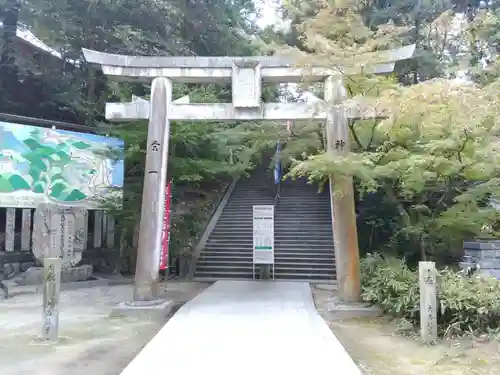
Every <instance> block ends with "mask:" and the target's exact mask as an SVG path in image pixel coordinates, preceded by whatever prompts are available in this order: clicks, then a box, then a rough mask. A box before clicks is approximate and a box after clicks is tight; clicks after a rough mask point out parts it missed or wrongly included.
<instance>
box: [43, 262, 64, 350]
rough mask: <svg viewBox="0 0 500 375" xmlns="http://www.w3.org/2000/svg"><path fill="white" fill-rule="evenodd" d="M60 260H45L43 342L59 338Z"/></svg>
mask: <svg viewBox="0 0 500 375" xmlns="http://www.w3.org/2000/svg"><path fill="white" fill-rule="evenodd" d="M61 267H62V261H61V259H60V258H45V259H44V267H43V268H44V275H43V276H44V277H43V317H42V319H43V325H42V340H48V341H56V340H57V339H58V338H59V295H60V288H61Z"/></svg>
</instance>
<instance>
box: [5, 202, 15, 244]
mask: <svg viewBox="0 0 500 375" xmlns="http://www.w3.org/2000/svg"><path fill="white" fill-rule="evenodd" d="M15 234H16V209H15V208H7V216H6V218H5V251H6V252H8V253H9V252H12V251H14V238H15Z"/></svg>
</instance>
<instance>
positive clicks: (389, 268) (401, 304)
mask: <svg viewBox="0 0 500 375" xmlns="http://www.w3.org/2000/svg"><path fill="white" fill-rule="evenodd" d="M361 275H362V296H363V299H364V300H365V301H367V302H370V303H373V304H374V305H377V306H379V307H380V308H381V309H382V310H383V311H384V312H385V313H387V314H389V315H391V316H393V317H396V318H401V319H406V320H408V321H410V322H412V323H413V324H414V325H416V326H418V325H419V321H420V294H419V283H418V274H417V272H415V271H413V270H411V269H410V268H409V267H408V266H407V265H406V264H405V262H404V261H403V260H398V259H395V258H383V257H381V256H380V255H377V254H375V255H368V256H367V257H366V258H364V259H363V260H362V262H361ZM437 283H438V284H437V285H438V286H437V298H438V306H439V311H438V326H439V332H440V334H443V335H456V334H464V333H483V332H486V333H488V332H490V331H491V330H497V329H499V328H500V281H499V280H497V279H495V278H482V277H474V276H473V277H465V276H463V275H461V274H459V273H457V272H455V271H452V270H450V269H443V270H441V271H440V272H439V276H438V278H437Z"/></svg>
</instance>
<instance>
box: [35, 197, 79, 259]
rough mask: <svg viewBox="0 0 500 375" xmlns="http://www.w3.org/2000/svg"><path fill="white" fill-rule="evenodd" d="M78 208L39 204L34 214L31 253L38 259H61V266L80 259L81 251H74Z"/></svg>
mask: <svg viewBox="0 0 500 375" xmlns="http://www.w3.org/2000/svg"><path fill="white" fill-rule="evenodd" d="M79 210H80V209H76V208H68V207H62V206H57V205H54V204H41V205H40V206H38V207H37V209H36V211H35V216H34V229H33V254H34V255H35V257H36V258H37V259H38V260H39V261H40V262H42V263H43V262H44V259H45V258H58V257H60V258H61V260H62V264H63V267H66V266H75V265H76V264H78V263H79V262H80V261H81V259H82V251H78V250H77V251H75V241H76V238H75V237H76V236H75V233H76V219H75V216H77V212H78V211H79Z"/></svg>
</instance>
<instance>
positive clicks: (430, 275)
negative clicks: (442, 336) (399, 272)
mask: <svg viewBox="0 0 500 375" xmlns="http://www.w3.org/2000/svg"><path fill="white" fill-rule="evenodd" d="M418 269H419V279H420V282H419V284H420V337H421V338H422V341H423V342H424V343H426V344H432V343H435V342H436V340H437V291H436V289H437V282H436V276H437V271H436V265H435V263H434V262H419V264H418Z"/></svg>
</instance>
